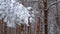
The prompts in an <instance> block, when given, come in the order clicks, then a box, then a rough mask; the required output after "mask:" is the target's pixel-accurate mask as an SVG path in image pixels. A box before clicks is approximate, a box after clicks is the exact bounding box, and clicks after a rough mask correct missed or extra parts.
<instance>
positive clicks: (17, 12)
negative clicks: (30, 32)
mask: <svg viewBox="0 0 60 34" xmlns="http://www.w3.org/2000/svg"><path fill="white" fill-rule="evenodd" d="M7 1H8V2H7ZM0 2H2V3H0V4H1V5H0V20H2V18H4V22H6V23H7V26H8V27H14V28H15V27H16V24H18V25H21V23H22V24H26V25H27V26H29V24H28V17H31V18H30V22H32V21H34V18H32V17H35V16H34V11H31V13H32V14H29V13H30V11H29V10H30V9H32V8H31V7H29V9H27V8H26V7H24V6H23V5H22V4H19V3H18V2H16V1H15V0H11V1H10V0H6V1H4V0H1V1H0Z"/></svg>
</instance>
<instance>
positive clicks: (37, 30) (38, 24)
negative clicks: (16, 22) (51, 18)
mask: <svg viewBox="0 0 60 34" xmlns="http://www.w3.org/2000/svg"><path fill="white" fill-rule="evenodd" d="M40 24H41V22H40V17H38V20H37V24H36V25H37V27H36V34H41V25H40Z"/></svg>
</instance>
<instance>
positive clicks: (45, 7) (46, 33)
mask: <svg viewBox="0 0 60 34" xmlns="http://www.w3.org/2000/svg"><path fill="white" fill-rule="evenodd" d="M47 1H48V0H44V16H45V19H44V22H45V34H48V10H47V6H48V5H47Z"/></svg>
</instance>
